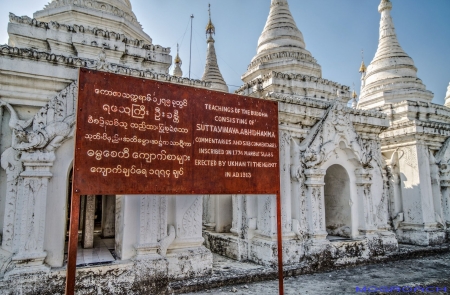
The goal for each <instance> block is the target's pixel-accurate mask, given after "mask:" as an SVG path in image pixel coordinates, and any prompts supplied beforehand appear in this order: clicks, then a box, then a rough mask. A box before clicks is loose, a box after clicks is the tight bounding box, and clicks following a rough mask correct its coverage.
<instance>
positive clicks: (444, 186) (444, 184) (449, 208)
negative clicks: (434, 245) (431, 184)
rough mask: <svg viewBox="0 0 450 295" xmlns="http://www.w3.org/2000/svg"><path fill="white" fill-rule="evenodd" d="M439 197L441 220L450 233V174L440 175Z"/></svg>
mask: <svg viewBox="0 0 450 295" xmlns="http://www.w3.org/2000/svg"><path fill="white" fill-rule="evenodd" d="M441 197H442V201H441V202H442V211H443V220H444V222H445V223H446V225H447V232H449V233H450V173H445V174H443V175H441Z"/></svg>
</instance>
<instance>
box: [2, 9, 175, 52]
mask: <svg viewBox="0 0 450 295" xmlns="http://www.w3.org/2000/svg"><path fill="white" fill-rule="evenodd" d="M9 22H11V23H16V24H26V25H30V26H33V27H36V28H40V29H44V30H55V31H63V32H67V33H70V34H77V33H80V34H85V35H92V36H96V37H101V38H105V39H109V40H116V41H119V42H123V43H125V44H127V45H129V46H134V47H137V48H142V49H146V50H152V51H156V52H161V53H166V54H170V48H169V47H162V46H160V45H153V44H148V43H145V41H143V40H137V39H133V38H131V37H128V36H126V35H124V34H119V33H116V32H113V31H108V30H105V29H102V28H97V27H95V28H90V27H84V26H83V25H77V24H74V25H67V24H61V23H58V22H55V21H51V22H48V23H47V22H40V21H38V20H36V19H35V18H30V17H28V16H17V15H15V14H13V13H10V14H9Z"/></svg>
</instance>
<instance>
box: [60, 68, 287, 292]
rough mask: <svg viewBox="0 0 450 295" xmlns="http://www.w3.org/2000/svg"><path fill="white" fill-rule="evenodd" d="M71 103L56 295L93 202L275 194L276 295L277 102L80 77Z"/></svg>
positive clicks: (89, 74)
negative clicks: (90, 198) (64, 248)
mask: <svg viewBox="0 0 450 295" xmlns="http://www.w3.org/2000/svg"><path fill="white" fill-rule="evenodd" d="M77 103H78V105H77V126H76V136H75V157H74V168H73V181H72V183H73V187H72V206H71V215H70V233H69V253H68V262H67V279H66V294H70V295H71V294H74V290H75V275H76V252H77V245H78V223H79V215H80V196H81V195H96V194H98V195H142V194H149V195H152V194H153V195H155V194H163V195H186V194H260V195H263V194H265V195H267V194H276V195H277V228H278V248H279V250H278V259H279V261H278V269H279V277H280V294H283V280H282V278H283V264H282V243H281V241H282V232H281V201H280V170H279V146H278V145H279V138H278V137H279V134H278V103H277V102H273V101H265V100H260V99H255V98H250V97H245V96H238V95H233V94H228V93H220V92H214V91H209V90H206V89H200V88H192V87H187V86H181V85H176V84H170V83H162V82H158V81H154V80H143V79H139V78H134V77H128V76H121V75H115V74H110V73H104V72H97V71H92V70H87V69H80V77H79V91H78V102H77ZM274 180H275V181H276V183H274ZM125 184H126V185H125Z"/></svg>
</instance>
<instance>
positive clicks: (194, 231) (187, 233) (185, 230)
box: [181, 196, 203, 237]
mask: <svg viewBox="0 0 450 295" xmlns="http://www.w3.org/2000/svg"><path fill="white" fill-rule="evenodd" d="M202 198H203V196H196V197H195V201H194V202H193V203H192V205H191V206H190V207H189V209H188V210H186V212H185V213H184V215H183V221H182V224H181V236H182V237H196V236H197V235H198V234H199V233H201V226H202V222H201V219H202V209H203V206H202V205H203V202H202V201H203V200H202Z"/></svg>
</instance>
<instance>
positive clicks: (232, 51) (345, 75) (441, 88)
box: [0, 0, 450, 104]
mask: <svg viewBox="0 0 450 295" xmlns="http://www.w3.org/2000/svg"><path fill="white" fill-rule="evenodd" d="M47 2H48V1H45V0H44V1H42V0H14V1H9V0H0V7H1V9H0V44H4V43H7V40H8V37H7V23H8V12H13V13H14V14H16V15H28V16H32V14H33V12H34V11H36V10H40V9H42V8H43V7H44V5H45V4H46V3H47ZM379 2H380V1H379V0H290V1H289V4H290V7H291V12H292V14H293V16H294V19H295V20H296V22H297V25H298V27H299V29H300V30H301V31H302V33H303V35H304V37H305V42H306V48H307V49H308V50H309V51H310V52H311V53H312V55H313V56H314V57H315V58H316V59H317V60H318V62H319V64H321V66H322V71H323V77H324V78H326V79H329V80H333V81H336V82H338V83H341V84H344V85H348V86H350V87H353V83H354V84H355V87H356V90H357V92H358V93H359V87H360V75H359V73H358V69H359V65H360V63H361V49H364V60H365V62H366V64H369V63H370V61H371V60H372V58H373V57H374V55H375V52H376V49H377V44H378V26H379V21H380V14H379V13H378V11H377V7H378V4H379ZM392 2H393V5H394V9H393V11H392V15H393V17H394V23H395V26H396V29H397V35H398V38H399V41H400V44H401V45H402V47H403V49H404V50H405V51H406V52H407V53H408V54H409V55H410V56H411V57H412V58H413V59H414V61H415V64H416V67H417V68H418V69H419V72H418V76H419V78H421V79H422V80H423V82H424V83H425V84H426V85H427V89H429V90H431V91H432V92H434V94H435V98H434V100H433V102H435V103H440V104H442V103H443V102H444V97H445V92H446V90H447V86H448V84H449V82H450V17H449V16H448V15H449V13H450V0H392ZM131 3H132V5H133V11H134V12H135V14H136V15H137V17H138V20H139V21H140V22H141V24H142V26H143V27H144V30H145V31H146V32H147V33H148V34H149V35H150V36H151V37H152V38H153V42H154V43H155V44H159V45H162V46H165V47H172V49H173V50H172V53H173V55H175V52H176V44H177V42H178V43H180V44H181V49H180V56H181V58H182V59H183V67H182V69H183V72H184V74H185V75H186V76H187V75H188V70H189V33H190V32H189V28H190V27H189V21H190V15H191V14H194V16H195V18H194V23H193V31H194V33H193V44H192V71H191V76H192V77H193V78H200V77H201V76H202V73H203V68H204V64H205V55H206V37H205V33H204V31H205V26H206V24H207V20H208V3H211V6H212V18H213V23H214V25H215V26H216V36H215V39H216V49H217V54H218V61H219V66H220V69H221V71H222V74H223V76H224V78H225V80H226V82H227V83H228V84H229V85H230V90H235V89H236V86H240V85H241V84H242V82H241V80H240V76H241V75H242V74H243V73H244V72H245V70H246V68H247V65H248V64H249V63H250V61H251V59H252V58H253V56H254V55H255V53H256V46H257V41H258V38H259V35H260V34H261V31H262V29H263V27H264V24H265V21H266V19H267V15H268V13H269V9H270V0H131Z"/></svg>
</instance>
